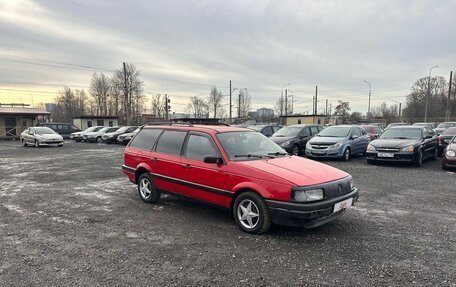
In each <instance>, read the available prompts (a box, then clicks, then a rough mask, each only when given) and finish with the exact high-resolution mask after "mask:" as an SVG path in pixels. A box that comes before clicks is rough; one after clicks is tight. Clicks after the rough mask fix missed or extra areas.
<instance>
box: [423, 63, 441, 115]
mask: <svg viewBox="0 0 456 287" xmlns="http://www.w3.org/2000/svg"><path fill="white" fill-rule="evenodd" d="M438 67H439V66H434V67H431V68H430V69H429V78H428V92H427V95H426V106H425V108H424V122H425V123H427V114H428V102H429V97H430V96H431V72H432V69H434V68H438Z"/></svg>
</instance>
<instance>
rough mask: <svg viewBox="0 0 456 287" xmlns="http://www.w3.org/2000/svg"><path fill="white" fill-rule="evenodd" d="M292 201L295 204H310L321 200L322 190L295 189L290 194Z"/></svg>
mask: <svg viewBox="0 0 456 287" xmlns="http://www.w3.org/2000/svg"><path fill="white" fill-rule="evenodd" d="M292 196H293V200H294V201H297V202H310V201H317V200H321V199H323V189H321V188H317V189H307V190H300V189H295V190H293V192H292Z"/></svg>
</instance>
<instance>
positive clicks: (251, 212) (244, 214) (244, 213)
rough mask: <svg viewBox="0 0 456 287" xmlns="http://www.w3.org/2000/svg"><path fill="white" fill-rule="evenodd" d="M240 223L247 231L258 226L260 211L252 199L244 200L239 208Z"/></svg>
mask: <svg viewBox="0 0 456 287" xmlns="http://www.w3.org/2000/svg"><path fill="white" fill-rule="evenodd" d="M237 216H238V219H239V222H240V223H241V224H242V226H244V227H245V228H247V229H253V228H255V227H256V226H257V225H258V222H259V219H260V211H259V209H258V207H257V206H256V204H255V202H253V201H252V200H250V199H244V200H242V201H241V202H240V203H239V205H238V208H237Z"/></svg>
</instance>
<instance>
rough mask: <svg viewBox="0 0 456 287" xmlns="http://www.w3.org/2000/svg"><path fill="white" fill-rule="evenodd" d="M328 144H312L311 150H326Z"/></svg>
mask: <svg viewBox="0 0 456 287" xmlns="http://www.w3.org/2000/svg"><path fill="white" fill-rule="evenodd" d="M329 146H330V144H312V145H311V147H312V148H313V149H327V148H328V147H329Z"/></svg>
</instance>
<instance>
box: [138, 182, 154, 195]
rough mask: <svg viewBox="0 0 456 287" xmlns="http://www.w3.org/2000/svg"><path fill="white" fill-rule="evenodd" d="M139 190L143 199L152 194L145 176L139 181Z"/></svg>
mask: <svg viewBox="0 0 456 287" xmlns="http://www.w3.org/2000/svg"><path fill="white" fill-rule="evenodd" d="M139 192H140V193H141V196H142V197H143V198H144V199H149V197H150V196H151V194H152V188H151V186H150V181H149V179H147V178H142V179H141V181H140V183H139Z"/></svg>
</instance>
